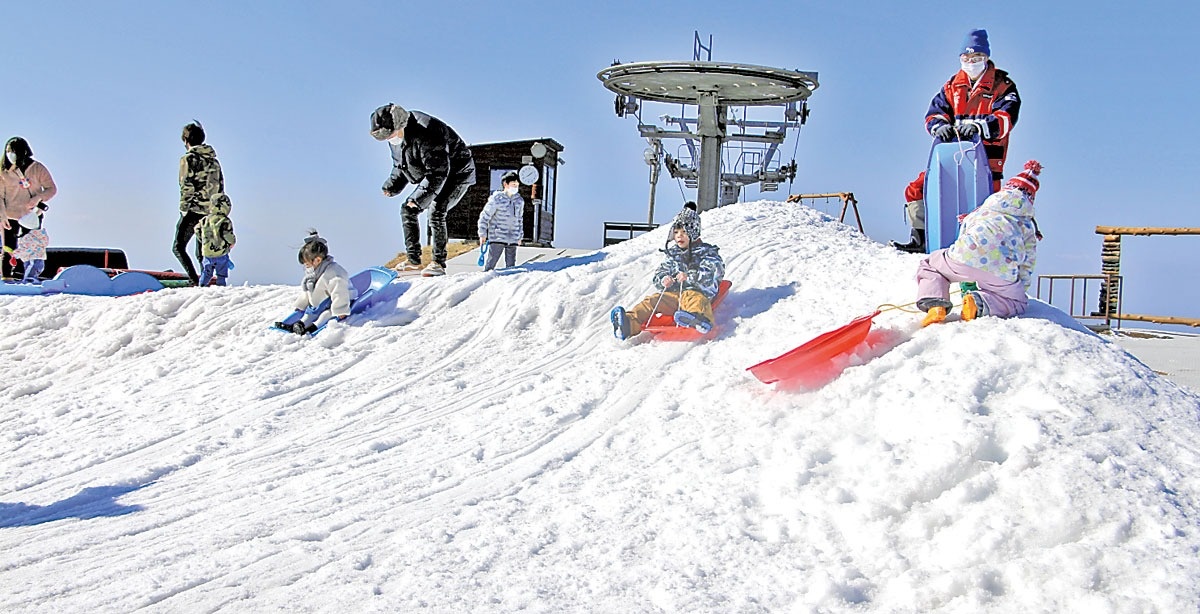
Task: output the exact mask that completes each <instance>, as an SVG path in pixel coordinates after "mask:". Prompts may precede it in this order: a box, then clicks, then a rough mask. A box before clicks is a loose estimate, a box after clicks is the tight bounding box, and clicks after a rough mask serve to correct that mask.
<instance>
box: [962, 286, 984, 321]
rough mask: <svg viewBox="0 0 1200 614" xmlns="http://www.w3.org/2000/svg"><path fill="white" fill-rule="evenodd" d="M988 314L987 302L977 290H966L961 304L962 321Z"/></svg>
mask: <svg viewBox="0 0 1200 614" xmlns="http://www.w3.org/2000/svg"><path fill="white" fill-rule="evenodd" d="M987 314H988V306H987V302H985V301H984V300H983V296H981V295H980V294H979V293H978V292H968V293H966V294H964V295H963V304H962V319H963V321H964V322H970V321H971V320H974V319H975V318H978V317H980V316H986V315H987Z"/></svg>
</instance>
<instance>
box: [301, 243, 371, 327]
mask: <svg viewBox="0 0 1200 614" xmlns="http://www.w3.org/2000/svg"><path fill="white" fill-rule="evenodd" d="M315 276H316V280H315V281H314V282H313V283H312V286H311V287H309V286H308V284H307V283H305V282H301V292H300V297H299V298H297V299H296V303H295V304H294V305H293V307H294V308H295V309H296V310H303V309H306V308H308V307H309V306H313V307H315V306H317V305H320V304H321V303H323V302H324V301H325V299H329V313H331V314H332V315H333V316H334V317H337V318H340V317H343V316H348V315H350V301H352V300H354V299H355V298H356V297H357V296H358V292H357V291H356V290H355V289H354V286H352V285H351V284H350V274H349V273H347V272H346V269H344V268H342V265H340V264H338V263H336V262H334V261H333V256H328V257H326V258H325V259H324V260H322V261H321V264H319V265H317V270H316V271H315ZM307 279H308V278H307V276H305V281H307Z"/></svg>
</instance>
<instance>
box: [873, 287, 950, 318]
mask: <svg viewBox="0 0 1200 614" xmlns="http://www.w3.org/2000/svg"><path fill="white" fill-rule="evenodd" d="M955 292H957V293H958V294H959V295H960V296H961V295H962V290H960V289H957V288H955V289H954V290H951V291H950V293H951V294H954V293H955ZM951 303H953V304H952V307H961V306H962V303H961V302H958V303H954V302H953V301H951ZM916 304H917V301H913V302H911V303H904V304H903V305H895V304H892V303H883V304H881V305H879V306H878V307H876V308H875V309H877V310H879V311H880V312H881V313H882V312H884V311H892V310H899V311H903V312H905V313H921V310H920V309H911V308H912V307H915V306H916Z"/></svg>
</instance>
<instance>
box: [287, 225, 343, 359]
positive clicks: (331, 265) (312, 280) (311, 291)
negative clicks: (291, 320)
mask: <svg viewBox="0 0 1200 614" xmlns="http://www.w3.org/2000/svg"><path fill="white" fill-rule="evenodd" d="M298 259H299V260H300V264H302V265H304V279H303V280H302V281H301V282H300V285H301V292H300V297H299V298H298V299H297V300H296V304H295V309H296V312H297V314H299V313H304V312H305V310H306V309H308V308H309V307H316V306H317V305H320V304H321V303H322V302H324V301H325V299H329V309H327V310H325V311H323V312H321V313H319V314H310V313H305V315H304V316H303V317H301V318H300V319H299V320H298V321H297V322H296V323H295V324H292V325H291V326H290V327H289V326H285V325H284V324H283V323H282V322H276V323H275V326H276V328H283V329H286V330H291V331H292V332H294V333H296V334H298V335H305V334H310V333H313V332H316V330H317V329H318V328H320V327H321V326H322V325H324V324H325V323H326V322H328V321H329V320H330V318H337V319H338V321H339V322H341V321H344V320H345V319H346V318H348V317H350V301H352V300H354V299H355V298H356V297H357V296H358V292H357V291H356V290H355V289H354V286H353V285H352V284H351V283H350V275H349V274H348V273H346V269H344V268H342V265H340V264H338V263H336V262H334V261H333V256H331V255H329V245H328V244H327V243H326V242H325V239H323V238H321V237H320V236H319V235H318V234H317V231H316V230H311V231H309V233H308V237H306V238H305V239H304V245H303V246H302V247H301V248H300V254H299V257H298Z"/></svg>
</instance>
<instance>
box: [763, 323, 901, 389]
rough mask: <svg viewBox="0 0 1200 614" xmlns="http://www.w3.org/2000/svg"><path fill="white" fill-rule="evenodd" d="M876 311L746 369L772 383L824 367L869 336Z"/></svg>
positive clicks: (764, 381) (766, 382)
mask: <svg viewBox="0 0 1200 614" xmlns="http://www.w3.org/2000/svg"><path fill="white" fill-rule="evenodd" d="M877 315H879V311H878V310H876V311H875V313H872V314H871V315H866V316H863V317H861V318H858V319H857V320H855V321H853V322H851V323H849V324H847V325H845V326H843V327H841V328H839V329H836V330H831V331H829V332H827V333H824V334H822V335H821V336H819V337H817V338H816V339H813V340H812V341H809V342H808V343H805V344H804V345H802V346H800V347H798V348H796V349H794V350H791V351H789V352H787V353H786V354H781V355H779V356H777V357H775V358H771V359H769V360H764V361H762V362H760V363H758V364H756V365H754V366H753V367H750V368H748V369H746V370H747V371H749V372H751V373H753V374H754V377H757V378H758V381H760V382H762V383H764V384H773V383H775V382H778V381H781V380H787V379H792V378H795V377H798V376H801V375H804V374H805V373H807V372H809V371H810V370H812V369H815V368H820V367H824V366H826V364H827V363H828V362H829V361H830V360H831V359H833V358H834V357H837V356H839V355H841V354H845V353H846V352H849V351H850V350H852V349H854V348H855V347H856V346H858V344H860V343H862V342H863V341H864V340H866V338H867V333H868V332H870V331H871V320H873V319H874V318H875V316H877Z"/></svg>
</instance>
